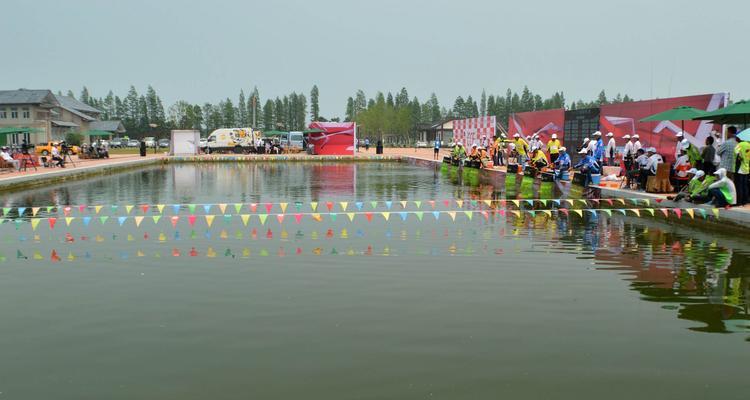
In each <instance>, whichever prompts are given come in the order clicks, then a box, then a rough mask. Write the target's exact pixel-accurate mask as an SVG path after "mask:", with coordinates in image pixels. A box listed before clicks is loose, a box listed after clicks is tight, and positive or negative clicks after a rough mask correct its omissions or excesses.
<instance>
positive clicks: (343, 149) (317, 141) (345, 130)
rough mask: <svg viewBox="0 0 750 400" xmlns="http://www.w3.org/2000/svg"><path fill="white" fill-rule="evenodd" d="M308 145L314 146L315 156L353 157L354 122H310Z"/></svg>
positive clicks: (355, 128) (355, 129) (355, 131)
mask: <svg viewBox="0 0 750 400" xmlns="http://www.w3.org/2000/svg"><path fill="white" fill-rule="evenodd" d="M310 130H319V131H321V132H311V133H310V134H309V136H308V143H309V144H311V145H313V146H315V147H314V148H313V151H314V152H315V154H321V155H340V156H343V155H345V156H353V155H354V150H355V146H354V144H355V140H356V133H357V125H356V123H354V122H317V121H315V122H312V123H311V124H310Z"/></svg>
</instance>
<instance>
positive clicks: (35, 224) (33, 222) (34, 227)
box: [31, 218, 42, 231]
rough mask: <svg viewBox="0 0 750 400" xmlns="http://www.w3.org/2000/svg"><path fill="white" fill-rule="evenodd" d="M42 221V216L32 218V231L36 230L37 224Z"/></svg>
mask: <svg viewBox="0 0 750 400" xmlns="http://www.w3.org/2000/svg"><path fill="white" fill-rule="evenodd" d="M41 221H42V220H41V219H40V218H34V219H32V220H31V230H32V231H35V230H36V227H37V225H39V222H41Z"/></svg>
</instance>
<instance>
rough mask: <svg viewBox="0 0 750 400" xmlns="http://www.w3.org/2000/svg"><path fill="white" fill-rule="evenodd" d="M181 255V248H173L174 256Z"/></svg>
mask: <svg viewBox="0 0 750 400" xmlns="http://www.w3.org/2000/svg"><path fill="white" fill-rule="evenodd" d="M179 256H180V251H179V250H177V248H176V247H175V248H173V249H172V257H179Z"/></svg>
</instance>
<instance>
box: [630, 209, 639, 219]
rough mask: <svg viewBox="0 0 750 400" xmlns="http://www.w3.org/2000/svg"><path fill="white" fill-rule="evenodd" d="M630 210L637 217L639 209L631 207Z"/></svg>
mask: <svg viewBox="0 0 750 400" xmlns="http://www.w3.org/2000/svg"><path fill="white" fill-rule="evenodd" d="M630 211H632V212H634V213H635V215H637V216H639V217H640V216H641V210H639V209H637V208H631V209H630Z"/></svg>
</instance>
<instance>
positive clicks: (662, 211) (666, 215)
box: [660, 208, 669, 218]
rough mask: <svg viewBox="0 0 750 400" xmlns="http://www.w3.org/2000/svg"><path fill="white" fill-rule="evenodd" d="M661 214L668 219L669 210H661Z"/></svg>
mask: <svg viewBox="0 0 750 400" xmlns="http://www.w3.org/2000/svg"><path fill="white" fill-rule="evenodd" d="M660 211H661V213H662V214H664V216H665V217H667V218H669V209H668V208H661V209H660Z"/></svg>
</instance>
